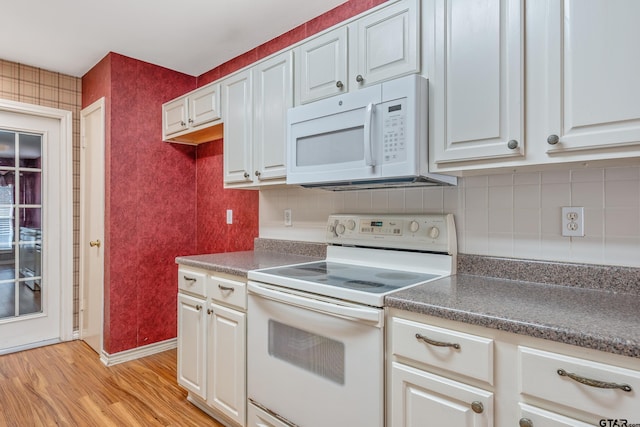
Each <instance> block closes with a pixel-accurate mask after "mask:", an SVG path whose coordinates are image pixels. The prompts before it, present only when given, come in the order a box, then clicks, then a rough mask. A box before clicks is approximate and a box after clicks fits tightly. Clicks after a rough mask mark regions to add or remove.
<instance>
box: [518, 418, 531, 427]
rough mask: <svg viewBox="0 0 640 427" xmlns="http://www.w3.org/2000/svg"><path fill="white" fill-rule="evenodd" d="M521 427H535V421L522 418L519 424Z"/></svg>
mask: <svg viewBox="0 0 640 427" xmlns="http://www.w3.org/2000/svg"><path fill="white" fill-rule="evenodd" d="M518 425H519V426H520V427H533V421H531V420H530V419H529V418H520V422H519V423H518Z"/></svg>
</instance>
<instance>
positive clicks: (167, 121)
mask: <svg viewBox="0 0 640 427" xmlns="http://www.w3.org/2000/svg"><path fill="white" fill-rule="evenodd" d="M187 108H188V104H187V98H186V97H185V98H178V99H176V100H175V101H171V102H169V103H167V104H164V105H163V106H162V131H163V133H164V135H163V137H164V136H167V135H171V134H174V133H177V132H180V131H182V130H185V129H186V128H187V121H188V118H187Z"/></svg>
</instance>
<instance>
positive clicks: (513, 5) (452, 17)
mask: <svg viewBox="0 0 640 427" xmlns="http://www.w3.org/2000/svg"><path fill="white" fill-rule="evenodd" d="M425 8H426V9H425V11H424V20H425V22H424V23H423V25H424V26H425V31H427V32H426V33H425V36H424V43H425V46H424V52H425V53H424V55H425V57H426V59H425V63H426V64H427V67H426V68H427V74H428V76H429V83H430V85H429V90H430V92H431V93H430V101H431V102H430V119H431V120H430V127H431V129H430V137H431V164H432V169H434V170H447V169H448V168H452V166H451V165H450V163H452V162H458V163H459V162H465V161H470V160H480V159H495V158H504V157H507V158H509V157H511V158H513V157H521V156H523V155H524V153H525V141H524V123H523V121H524V102H523V91H524V50H523V40H524V37H523V21H524V9H523V4H522V0H435V1H433V2H426V3H425ZM457 167H458V166H453V168H454V169H455V168H457Z"/></svg>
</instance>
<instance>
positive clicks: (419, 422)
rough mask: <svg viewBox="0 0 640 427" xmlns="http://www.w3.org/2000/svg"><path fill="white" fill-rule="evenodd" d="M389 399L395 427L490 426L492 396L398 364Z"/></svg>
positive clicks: (491, 419)
mask: <svg viewBox="0 0 640 427" xmlns="http://www.w3.org/2000/svg"><path fill="white" fill-rule="evenodd" d="M390 396H391V425H393V426H394V427H418V426H420V427H431V426H433V427H442V426H457V427H491V426H493V394H492V393H490V392H488V391H485V390H482V389H479V388H475V387H471V386H468V385H466V384H462V383H459V382H456V381H452V380H449V379H447V378H444V377H440V376H437V375H433V374H430V373H427V372H424V371H421V370H418V369H414V368H412V367H409V366H406V365H403V364H400V363H395V362H394V363H393V364H392V372H391V393H390ZM474 408H475V409H474Z"/></svg>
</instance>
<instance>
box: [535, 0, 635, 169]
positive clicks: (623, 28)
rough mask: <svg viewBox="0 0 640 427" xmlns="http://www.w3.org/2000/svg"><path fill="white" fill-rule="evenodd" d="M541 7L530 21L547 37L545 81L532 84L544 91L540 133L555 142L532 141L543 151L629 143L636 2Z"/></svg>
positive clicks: (632, 130)
mask: <svg viewBox="0 0 640 427" xmlns="http://www.w3.org/2000/svg"><path fill="white" fill-rule="evenodd" d="M534 6H535V5H534ZM545 7H546V9H547V10H546V13H547V14H548V16H544V15H541V17H542V19H545V20H546V23H547V25H546V26H545V25H544V24H538V23H537V22H534V23H533V24H532V25H534V26H535V27H537V28H539V29H540V30H542V31H543V32H544V34H542V36H543V37H544V40H546V41H547V45H546V49H545V53H546V62H547V64H546V73H547V75H546V84H545V85H544V87H541V88H540V89H541V90H543V93H544V90H546V102H545V103H544V111H546V114H547V123H546V126H544V128H545V129H546V133H545V134H544V135H541V137H542V138H545V139H546V138H547V137H548V136H549V137H550V139H549V141H550V142H554V141H555V139H554V137H553V135H557V136H558V142H557V143H556V144H545V142H544V141H540V143H541V144H543V145H546V146H547V154H549V155H562V154H563V153H564V154H566V153H567V152H569V151H580V150H592V149H598V148H610V149H611V148H614V149H615V148H616V147H618V148H619V147H622V146H629V145H635V147H634V148H635V149H636V150H637V149H638V148H640V102H638V100H639V99H640V79H638V70H640V55H638V54H637V50H638V47H637V44H638V40H640V26H639V25H638V18H639V17H640V2H638V1H636V0H626V1H625V0H620V1H614V2H612V1H607V0H599V1H598V0H596V1H575V0H574V1H569V0H566V1H560V0H554V1H550V2H549V5H548V6H545ZM534 36H537V35H534ZM543 60H544V59H543ZM533 95H534V96H535V95H540V94H533ZM620 156H622V157H624V151H623V152H622V154H621V155H620V154H618V155H616V157H620Z"/></svg>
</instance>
